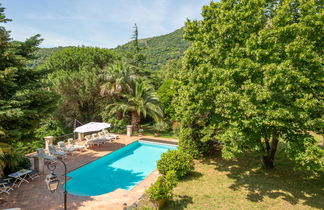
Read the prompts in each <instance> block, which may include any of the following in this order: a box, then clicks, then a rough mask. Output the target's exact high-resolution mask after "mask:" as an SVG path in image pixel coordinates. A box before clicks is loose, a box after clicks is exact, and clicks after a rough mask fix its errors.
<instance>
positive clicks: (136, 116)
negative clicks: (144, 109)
mask: <svg viewBox="0 0 324 210" xmlns="http://www.w3.org/2000/svg"><path fill="white" fill-rule="evenodd" d="M131 114H132V120H131V121H132V125H133V131H138V129H139V124H140V121H141V115H139V114H138V113H137V112H136V111H133V112H132V113H131Z"/></svg>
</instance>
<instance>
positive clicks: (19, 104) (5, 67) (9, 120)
mask: <svg viewBox="0 0 324 210" xmlns="http://www.w3.org/2000/svg"><path fill="white" fill-rule="evenodd" d="M8 21H10V20H9V19H7V18H6V16H5V14H4V8H3V7H1V5H0V23H6V22H8ZM41 41H42V39H40V35H35V36H33V37H31V38H28V39H26V41H24V42H18V41H12V39H11V38H10V33H9V31H7V30H6V29H5V28H4V27H3V26H1V27H0V142H10V141H11V140H21V139H23V137H25V136H27V135H29V134H31V133H32V132H33V131H34V130H35V129H36V128H37V127H38V125H39V122H40V120H41V119H43V118H44V117H46V115H47V114H48V113H51V112H52V111H53V110H54V109H55V107H56V103H55V101H56V96H55V95H54V94H52V93H51V92H49V91H47V90H46V88H45V87H44V84H43V83H42V82H41V79H42V78H44V76H45V72H43V71H41V70H36V69H31V68H29V67H28V64H29V62H30V61H31V60H32V59H34V58H35V56H34V52H35V50H37V46H38V45H39V44H40V42H41Z"/></svg>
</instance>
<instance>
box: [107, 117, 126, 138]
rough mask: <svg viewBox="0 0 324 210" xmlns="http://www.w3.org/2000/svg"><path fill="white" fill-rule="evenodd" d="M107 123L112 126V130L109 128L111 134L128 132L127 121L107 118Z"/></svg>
mask: <svg viewBox="0 0 324 210" xmlns="http://www.w3.org/2000/svg"><path fill="white" fill-rule="evenodd" d="M104 121H105V122H109V123H110V124H111V126H112V127H111V128H109V132H112V133H118V134H122V133H125V132H126V126H127V125H128V122H127V119H125V118H124V119H122V120H118V119H116V118H115V117H111V118H107V119H105V120H104Z"/></svg>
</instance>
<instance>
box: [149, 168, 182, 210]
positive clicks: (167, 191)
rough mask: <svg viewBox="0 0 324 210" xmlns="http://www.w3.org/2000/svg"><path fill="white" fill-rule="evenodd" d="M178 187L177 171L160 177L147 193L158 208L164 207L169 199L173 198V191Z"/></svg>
mask: <svg viewBox="0 0 324 210" xmlns="http://www.w3.org/2000/svg"><path fill="white" fill-rule="evenodd" d="M176 185H177V175H176V173H175V171H168V172H167V174H166V175H163V176H160V177H159V178H158V179H157V181H156V182H155V183H154V184H153V185H151V187H150V188H149V189H147V190H146V191H145V193H146V194H147V195H148V196H149V198H150V200H151V201H152V202H153V203H154V205H155V206H156V207H157V208H160V207H162V206H163V205H164V204H165V202H166V200H167V199H170V198H172V196H173V194H172V189H173V188H174V187H175V186H176Z"/></svg>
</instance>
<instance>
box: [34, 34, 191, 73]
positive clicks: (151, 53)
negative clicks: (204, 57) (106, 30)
mask: <svg viewBox="0 0 324 210" xmlns="http://www.w3.org/2000/svg"><path fill="white" fill-rule="evenodd" d="M183 33H184V31H183V28H180V29H178V30H176V31H174V32H172V33H169V34H166V35H162V36H156V37H152V38H146V39H140V40H139V44H140V47H141V52H142V54H143V55H144V56H145V63H146V64H147V67H148V68H149V69H152V70H156V69H159V68H160V67H161V66H163V65H164V64H166V63H167V61H168V60H171V59H177V58H179V57H180V56H182V55H183V53H184V51H185V50H186V49H187V48H188V47H189V44H190V43H189V41H187V40H184V39H183V38H182V37H183ZM131 45H132V42H128V43H126V44H124V45H121V46H118V47H116V48H115V50H116V51H118V52H121V51H124V50H128V49H130V48H131ZM64 48H65V47H55V48H41V49H39V50H38V51H37V53H36V56H37V57H39V58H38V59H37V60H36V61H34V63H33V65H36V66H37V65H40V64H43V63H44V62H45V61H46V59H47V58H48V57H49V56H51V55H52V54H53V53H55V52H57V51H59V50H61V49H64Z"/></svg>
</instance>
